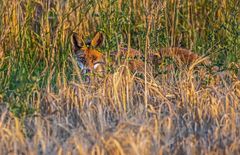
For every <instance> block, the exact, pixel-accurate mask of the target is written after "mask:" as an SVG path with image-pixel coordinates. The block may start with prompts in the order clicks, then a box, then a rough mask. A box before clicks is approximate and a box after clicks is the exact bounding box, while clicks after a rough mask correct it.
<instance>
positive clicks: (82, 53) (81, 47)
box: [72, 32, 105, 80]
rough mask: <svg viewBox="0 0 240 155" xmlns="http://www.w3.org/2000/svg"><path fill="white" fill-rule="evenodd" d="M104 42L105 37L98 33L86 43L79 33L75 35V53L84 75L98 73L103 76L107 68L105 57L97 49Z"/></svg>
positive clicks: (73, 42) (73, 37) (73, 41)
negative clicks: (105, 67)
mask: <svg viewBox="0 0 240 155" xmlns="http://www.w3.org/2000/svg"><path fill="white" fill-rule="evenodd" d="M102 42H103V35H102V34H101V33H100V32H98V33H96V34H95V36H94V37H93V39H92V40H86V41H84V40H83V39H82V38H80V37H79V35H78V34H77V33H73V36H72V44H73V52H74V55H75V57H76V60H77V63H78V66H79V67H80V69H81V70H82V74H84V75H87V74H88V73H96V74H98V75H100V76H103V74H104V66H105V63H104V57H103V54H102V53H100V52H99V51H98V50H97V47H98V46H99V45H100V44H101V43H102ZM88 78H89V77H88ZM88 80H90V79H88Z"/></svg>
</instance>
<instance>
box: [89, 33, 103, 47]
mask: <svg viewBox="0 0 240 155" xmlns="http://www.w3.org/2000/svg"><path fill="white" fill-rule="evenodd" d="M102 42H103V35H102V33H101V32H97V33H96V34H95V36H94V37H93V39H92V41H91V45H92V46H93V47H97V46H99V45H100V44H101V43H102Z"/></svg>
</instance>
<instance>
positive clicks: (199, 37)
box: [0, 0, 240, 154]
mask: <svg viewBox="0 0 240 155" xmlns="http://www.w3.org/2000/svg"><path fill="white" fill-rule="evenodd" d="M0 17H1V18H0V154H8V153H15V154H50V153H51V154H57V153H58V154H67V153H70V154H90V153H92V154H230V153H232V154H239V153H240V147H239V146H240V141H239V139H240V133H239V131H240V105H239V103H240V98H239V97H240V83H239V78H240V77H239V74H240V73H239V71H238V70H239V57H240V1H239V0H228V1H227V0H198V1H190V0H183V1H178V0H159V1H158V0H132V1H124V0H85V1H83V0H69V1H66V0H59V1H57V0H56V1H54V0H53V1H47V0H39V1H37V0H36V1H34V0H29V1H27V0H23V1H18V0H1V1H0ZM97 31H101V32H102V33H103V34H104V43H103V45H102V46H101V49H100V50H101V52H102V53H104V54H105V55H106V57H107V56H109V54H110V51H113V50H116V49H117V48H118V45H119V44H123V45H125V46H126V47H132V48H135V49H138V50H141V51H142V53H143V54H144V55H148V54H149V53H153V52H156V51H157V50H158V49H160V48H161V47H170V46H171V47H172V46H176V47H184V48H187V49H191V50H193V51H195V52H196V53H198V54H199V55H207V56H209V58H210V60H211V61H212V65H215V66H218V67H219V68H220V70H221V71H220V72H219V73H212V72H211V71H208V69H207V67H206V66H200V67H194V66H197V65H198V64H197V63H193V64H192V65H191V66H184V65H179V64H175V66H176V67H175V69H173V70H167V69H165V70H164V71H162V70H163V69H164V68H165V65H166V63H165V62H164V63H162V64H161V66H160V67H159V68H158V72H159V73H160V74H158V76H151V75H152V74H151V72H153V70H148V72H147V73H146V74H147V75H148V76H138V75H135V74H131V73H128V74H122V73H121V70H120V69H115V70H114V71H109V74H108V75H107V76H106V77H105V80H103V82H102V83H95V84H92V85H85V84H84V83H82V82H81V80H80V79H81V77H80V76H81V75H80V71H79V68H78V66H77V65H76V60H75V59H74V56H73V54H72V50H71V48H72V45H71V36H72V33H73V32H78V33H79V34H80V35H82V36H83V37H84V38H87V37H92V36H93V35H94V33H95V32H97ZM106 61H107V62H109V63H110V62H111V61H112V60H111V59H110V58H109V57H107V59H106ZM168 63H169V62H168ZM170 63H171V62H170ZM120 68H121V67H120ZM154 72H156V68H155V70H154Z"/></svg>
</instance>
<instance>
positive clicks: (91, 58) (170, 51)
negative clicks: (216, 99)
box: [72, 32, 211, 81]
mask: <svg viewBox="0 0 240 155" xmlns="http://www.w3.org/2000/svg"><path fill="white" fill-rule="evenodd" d="M102 42H103V34H102V33H101V32H97V33H96V34H95V36H94V37H93V39H92V40H87V41H83V39H81V38H80V37H79V35H78V34H77V33H73V36H72V44H73V51H74V55H75V57H76V60H77V63H78V66H79V68H80V69H81V71H82V72H81V73H82V74H83V75H86V74H88V73H97V74H98V75H100V76H101V77H104V75H105V73H106V62H105V58H106V57H105V55H104V54H102V53H101V52H100V51H99V50H97V47H99V46H100V45H101V44H102ZM118 49H119V50H116V51H111V52H110V57H111V58H112V60H113V65H117V64H118V62H120V64H122V63H124V61H125V60H127V62H128V68H129V70H130V71H131V72H133V73H136V72H138V73H144V72H145V60H146V62H147V63H148V64H152V65H159V64H160V63H161V61H162V60H163V58H164V57H166V56H169V57H172V58H174V59H177V60H180V61H182V62H183V63H184V64H191V63H193V62H194V61H196V60H198V59H200V58H201V56H199V55H198V54H196V53H194V52H193V51H191V50H189V49H185V48H180V47H166V48H160V49H159V50H158V51H156V52H153V53H151V54H149V55H148V56H147V58H144V55H143V54H142V52H141V51H139V50H136V49H133V48H130V49H128V48H126V47H122V46H120V47H119V48H118ZM204 64H208V65H209V64H211V61H210V60H208V59H206V60H204ZM147 67H149V65H147ZM147 70H148V69H147ZM87 78H88V81H90V77H89V76H87Z"/></svg>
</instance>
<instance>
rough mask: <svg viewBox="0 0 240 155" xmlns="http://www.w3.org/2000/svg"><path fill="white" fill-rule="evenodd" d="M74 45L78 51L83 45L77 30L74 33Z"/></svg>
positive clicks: (74, 48)
mask: <svg viewBox="0 0 240 155" xmlns="http://www.w3.org/2000/svg"><path fill="white" fill-rule="evenodd" d="M72 45H73V50H74V52H76V51H78V50H79V49H81V47H82V46H83V45H82V43H81V39H80V38H79V35H78V34H77V33H75V32H74V33H73V35H72Z"/></svg>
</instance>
